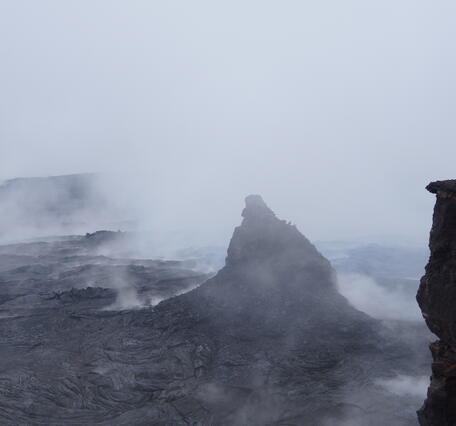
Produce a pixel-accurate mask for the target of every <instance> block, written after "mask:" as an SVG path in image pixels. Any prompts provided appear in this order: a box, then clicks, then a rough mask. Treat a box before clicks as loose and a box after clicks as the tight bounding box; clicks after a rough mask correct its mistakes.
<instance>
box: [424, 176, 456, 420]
mask: <svg viewBox="0 0 456 426" xmlns="http://www.w3.org/2000/svg"><path fill="white" fill-rule="evenodd" d="M426 189H427V190H428V191H430V192H431V193H433V194H436V203H435V207H434V216H433V224H432V229H431V235H430V240H429V248H430V250H431V256H430V258H429V262H428V264H427V266H426V273H425V275H424V276H423V278H422V279H421V283H420V288H419V290H418V294H417V301H418V304H419V305H420V308H421V311H422V313H423V317H424V318H425V320H426V323H427V325H428V327H429V329H430V330H431V331H432V332H433V333H434V334H436V335H437V336H438V337H439V339H440V340H438V341H436V342H434V343H432V344H431V345H430V349H431V353H432V357H433V363H432V378H431V384H430V386H429V389H428V396H427V399H426V401H425V403H424V405H423V407H422V408H421V410H420V411H419V412H418V417H419V420H420V424H421V425H422V426H454V425H456V180H446V181H437V182H432V183H430V184H429V185H428V186H427V188H426Z"/></svg>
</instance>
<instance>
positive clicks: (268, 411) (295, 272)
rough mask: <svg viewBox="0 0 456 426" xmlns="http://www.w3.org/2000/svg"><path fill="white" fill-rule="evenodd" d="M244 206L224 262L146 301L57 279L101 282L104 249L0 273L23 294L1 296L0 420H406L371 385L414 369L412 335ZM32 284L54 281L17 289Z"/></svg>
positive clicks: (299, 241) (306, 247)
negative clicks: (124, 304)
mask: <svg viewBox="0 0 456 426" xmlns="http://www.w3.org/2000/svg"><path fill="white" fill-rule="evenodd" d="M243 217H244V219H243V222H242V224H241V226H239V227H238V228H236V229H235V231H234V234H233V237H232V240H231V243H230V246H229V249H228V256H227V259H226V265H225V267H224V268H222V269H221V270H220V271H219V273H218V274H217V275H216V276H214V277H213V278H211V279H209V280H208V281H206V282H205V283H204V284H202V285H201V286H200V287H198V288H196V289H194V290H192V291H189V292H187V293H185V294H181V295H180V296H176V297H171V298H169V299H167V300H165V301H164V302H162V303H160V304H158V305H157V306H156V307H154V308H153V307H145V308H143V309H133V310H119V311H116V310H113V309H112V308H111V309H108V310H107V309H106V308H107V307H109V306H112V304H113V297H114V295H113V293H112V291H105V290H102V289H100V288H96V289H93V290H83V289H82V288H81V286H80V287H79V288H77V289H75V290H71V289H68V287H69V286H70V283H75V282H77V279H78V277H86V276H90V277H92V278H91V279H93V280H94V282H95V284H96V287H104V285H103V283H104V279H103V278H102V277H103V276H104V275H103V274H102V271H100V269H99V268H100V265H96V263H97V262H99V261H100V259H102V257H97V260H96V261H94V262H93V264H90V265H88V266H82V267H80V268H81V269H77V270H75V269H74V268H72V269H70V270H69V271H67V272H68V273H66V274H65V273H63V272H64V271H62V274H63V275H59V277H60V279H58V278H56V277H55V274H53V272H52V268H51V270H50V271H49V270H47V269H46V268H44V269H43V268H36V270H35V268H31V269H27V268H26V269H27V270H23V271H19V272H18V271H17V270H16V269H14V270H13V271H5V272H4V275H3V277H4V279H3V280H1V277H0V284H1V286H0V289H2V288H3V289H5V288H9V283H10V282H11V280H13V279H14V277H15V276H16V274H19V276H20V278H19V279H18V282H17V287H18V288H20V291H19V294H18V293H17V292H16V293H15V292H5V294H3V295H1V294H0V308H1V307H3V308H4V309H3V311H2V312H3V313H4V314H5V315H7V316H8V317H5V318H3V319H0V336H1V340H0V353H1V354H2V356H1V357H0V423H3V424H15V425H16V424H19V425H22V424H24V425H25V424H27V425H31V424H32V425H33V424H47V425H57V424H58V425H61V424H68V425H82V424H84V425H88V424H100V425H110V426H112V425H200V426H203V425H220V426H223V425H285V424H287V425H312V426H320V425H324V426H328V425H338V424H350V421H351V420H353V421H354V422H357V424H369V425H372V426H383V425H385V424H394V425H398V426H399V425H401V426H405V425H411V424H413V422H414V418H413V415H412V417H409V416H408V415H407V414H404V411H405V408H404V407H406V406H408V405H410V404H409V399H407V398H404V397H402V396H400V395H399V396H397V395H391V394H389V393H388V392H387V391H385V390H384V389H383V388H382V387H381V386H380V385H378V384H377V379H379V378H383V379H390V378H395V377H397V375H398V374H408V375H417V374H419V368H417V363H416V360H415V358H414V352H415V348H414V347H413V345H411V344H410V343H408V342H407V344H404V343H402V342H400V341H398V340H397V339H395V337H394V336H393V335H392V333H391V332H390V331H389V330H388V329H386V328H385V327H383V325H382V324H381V323H380V322H379V321H376V320H373V319H371V318H370V317H368V316H367V315H365V314H364V313H362V312H359V311H357V310H356V309H354V308H353V307H351V306H350V305H349V303H348V302H347V300H346V299H345V298H344V297H342V296H341V295H340V294H339V293H338V292H337V290H336V287H335V283H334V276H333V270H332V268H331V266H330V264H329V262H328V261H327V260H326V259H325V258H324V257H323V256H322V255H321V254H320V253H319V252H318V251H317V250H316V249H315V247H314V246H313V245H312V244H311V243H310V242H309V241H308V240H307V239H306V238H305V237H304V236H303V235H302V234H301V233H300V232H299V231H298V230H297V229H296V228H295V227H294V226H292V225H289V224H287V223H286V222H285V221H282V220H279V219H278V218H277V217H276V216H275V215H274V213H273V212H272V211H271V210H270V209H269V208H268V207H267V206H266V205H265V203H264V202H263V200H262V199H261V197H259V196H250V197H248V198H247V199H246V208H245V209H244V211H243ZM80 244H81V245H82V246H84V244H82V243H81V242H80ZM44 247H46V246H44ZM48 252H49V253H50V255H52V256H57V253H58V252H59V251H58V250H56V249H52V250H49V251H48ZM0 254H1V250H0ZM23 254H24V255H26V254H27V253H23ZM73 255H74V254H73ZM87 256H88V255H85V256H84V259H86V258H87ZM15 265H17V263H16V264H15ZM73 266H75V265H73ZM102 266H104V267H111V266H112V265H111V264H110V263H109V262H107V265H106V262H105V264H104V265H102ZM142 266H144V268H146V269H145V270H143V268H141V265H137V264H134V265H130V266H129V267H128V268H129V269H128V270H129V271H130V273H129V275H128V276H129V277H134V278H135V279H138V280H139V279H140V278H141V277H144V274H145V273H146V271H149V274H150V275H149V277H150V281H151V285H152V283H155V282H156V280H158V281H159V282H161V283H162V285H164V284H166V280H165V279H164V277H163V272H162V271H161V268H160V265H159V264H151V265H142ZM19 268H21V267H20V266H19ZM94 268H95V269H94ZM168 268H169V265H168ZM154 271H155V272H154ZM172 271H174V273H173V274H170V275H171V278H172V280H171V281H173V280H174V281H175V280H176V271H175V269H173V270H172ZM28 273H33V274H34V277H36V278H37V281H35V282H34V283H33V284H32V283H31V282H30V281H29V279H27V278H26V276H24V274H28ZM99 273H100V274H101V275H98V274H99ZM153 273H156V275H157V276H156V277H155V279H153V277H154V275H153ZM21 274H22V275H21ZM93 274H94V275H93ZM186 276H188V274H186ZM44 277H46V278H44ZM160 277H161V279H160ZM50 283H52V285H51V284H50ZM58 283H61V285H64V287H65V288H63V289H62V290H61V291H55V287H56V286H57V285H58ZM140 283H141V286H142V287H147V286H148V283H147V280H146V279H143V280H142V281H140ZM32 285H35V286H37V285H40V286H41V290H43V288H45V287H46V285H49V286H50V287H51V288H52V292H49V293H48V294H42V293H41V292H39V291H35V292H33V294H31V296H28V292H29V291H30V289H31V288H32ZM154 285H155V284H154ZM156 285H157V286H158V282H157V283H156ZM156 288H158V289H160V288H161V287H156ZM138 291H139V290H138ZM160 291H162V290H160ZM160 294H161V293H160ZM18 301H19V302H18ZM103 302H104V303H103ZM24 304H28V305H29V306H28V308H29V309H28V311H27V310H26V309H24V307H22V309H21V310H20V311H19V312H18V313H15V308H17V307H18V306H19V305H24ZM345 422H348V423H345Z"/></svg>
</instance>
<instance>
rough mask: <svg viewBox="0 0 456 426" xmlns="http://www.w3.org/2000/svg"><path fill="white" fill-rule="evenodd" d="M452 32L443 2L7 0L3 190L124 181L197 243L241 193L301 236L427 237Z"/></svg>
mask: <svg viewBox="0 0 456 426" xmlns="http://www.w3.org/2000/svg"><path fill="white" fill-rule="evenodd" d="M455 22H456V2H454V1H453V0H448V1H441V0H433V1H431V0H427V1H423V0H381V1H380V0H379V1H366V0H359V1H351V0H344V1H340V0H333V1H329V0H318V1H317V0H314V1H305V0H299V1H287V0H283V1H277V0H275V1H268V0H261V1H260V0H258V1H256V0H255V1H253V0H243V1H236V0H229V1H214V0H208V1H199V0H192V1H187V0H182V1H173V0H161V1H153V0H144V1H135V0H128V1H127V0H124V1H115V0H66V1H62V0H55V1H47V0H40V1H36V0H29V1H23V0H10V1H8V0H0V179H8V178H12V177H16V176H44V175H57V174H67V173H78V172H88V171H90V172H92V171H101V172H112V171H116V172H120V173H122V174H127V175H128V178H127V180H126V181H125V182H126V183H125V185H119V186H118V182H113V187H112V189H113V190H114V189H115V190H116V193H117V194H118V195H120V196H121V198H122V199H123V200H125V201H128V202H130V203H132V204H134V203H136V204H138V205H140V206H141V209H142V212H143V215H144V217H148V218H149V219H150V220H151V221H152V222H153V223H154V224H155V226H158V227H161V228H162V229H164V230H167V229H186V230H190V231H189V232H193V233H194V234H198V235H200V236H201V240H202V241H204V242H217V241H224V239H225V238H226V236H228V235H229V234H230V233H231V229H232V226H233V225H235V224H237V223H238V222H239V213H240V209H241V208H242V203H243V198H244V196H245V195H247V194H248V193H252V192H253V193H260V194H262V195H263V197H264V198H265V200H266V202H267V203H268V204H269V205H270V206H271V207H272V208H273V209H274V210H275V211H276V213H277V214H278V215H279V216H281V217H283V218H286V219H289V220H291V221H293V222H295V223H296V224H297V225H298V227H299V228H300V229H301V230H302V231H303V232H304V233H305V234H306V235H308V236H309V237H310V238H312V239H339V238H344V239H350V238H359V237H369V238H371V236H373V237H372V238H374V237H375V236H384V235H400V236H401V235H403V236H404V237H406V238H412V239H418V240H420V239H423V238H426V236H427V234H428V232H429V227H430V220H431V215H432V205H433V197H432V196H431V195H430V194H427V193H426V192H425V191H424V186H425V185H426V184H427V183H428V182H429V181H430V180H435V179H443V178H456V143H455V134H456V119H455V117H456V114H455V113H456V88H455V78H456V77H455V76H456V69H455V68H456V66H455V65H456V60H455V47H454V43H455V39H456V26H455V25H454V23H455ZM114 183H115V185H114ZM132 186H133V189H132ZM117 188H119V191H117Z"/></svg>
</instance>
